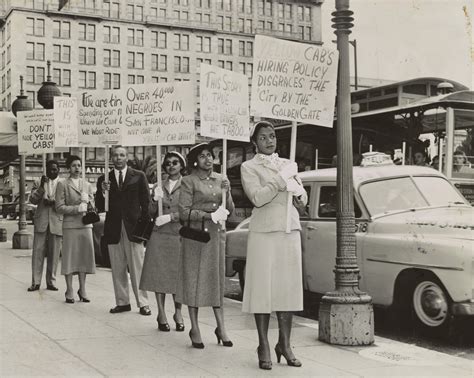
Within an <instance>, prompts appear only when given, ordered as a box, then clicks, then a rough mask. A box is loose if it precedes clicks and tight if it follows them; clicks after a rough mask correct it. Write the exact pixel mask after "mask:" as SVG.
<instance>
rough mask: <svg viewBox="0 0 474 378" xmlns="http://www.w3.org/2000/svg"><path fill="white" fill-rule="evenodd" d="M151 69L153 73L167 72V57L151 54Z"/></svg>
mask: <svg viewBox="0 0 474 378" xmlns="http://www.w3.org/2000/svg"><path fill="white" fill-rule="evenodd" d="M151 69H152V70H153V71H166V70H167V56H166V55H158V54H151Z"/></svg>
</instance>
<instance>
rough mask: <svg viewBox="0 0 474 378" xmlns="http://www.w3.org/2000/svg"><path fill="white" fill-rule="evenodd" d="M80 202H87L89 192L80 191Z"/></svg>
mask: <svg viewBox="0 0 474 378" xmlns="http://www.w3.org/2000/svg"><path fill="white" fill-rule="evenodd" d="M81 202H85V203H87V202H89V194H87V193H86V192H82V193H81Z"/></svg>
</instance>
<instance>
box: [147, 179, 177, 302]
mask: <svg viewBox="0 0 474 378" xmlns="http://www.w3.org/2000/svg"><path fill="white" fill-rule="evenodd" d="M180 187H181V178H179V180H178V182H176V184H175V185H174V187H173V189H172V190H171V191H170V182H169V180H166V181H164V182H163V195H164V196H163V215H166V214H170V215H171V222H170V223H167V224H165V225H163V226H161V227H158V226H154V228H153V233H152V234H151V237H150V240H149V241H148V243H147V246H146V252H145V259H144V261H143V270H142V276H141V280H140V289H141V290H146V291H154V292H156V293H167V294H176V287H177V282H178V268H179V263H180V236H179V229H180V228H181V224H180V223H179V213H178V201H179V192H180ZM150 214H151V215H152V216H155V215H157V214H158V202H155V201H152V202H150Z"/></svg>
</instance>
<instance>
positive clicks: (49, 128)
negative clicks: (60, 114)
mask: <svg viewBox="0 0 474 378" xmlns="http://www.w3.org/2000/svg"><path fill="white" fill-rule="evenodd" d="M50 152H51V153H52V152H54V114H53V110H43V109H41V110H32V111H27V112H18V153H19V154H24V155H30V154H42V153H50Z"/></svg>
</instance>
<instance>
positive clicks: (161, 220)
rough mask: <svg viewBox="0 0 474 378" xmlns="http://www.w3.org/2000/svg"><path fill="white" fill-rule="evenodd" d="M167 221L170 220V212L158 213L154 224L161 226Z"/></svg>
mask: <svg viewBox="0 0 474 378" xmlns="http://www.w3.org/2000/svg"><path fill="white" fill-rule="evenodd" d="M169 222H171V214H166V215H160V216H159V217H157V218H156V220H155V224H156V225H157V226H158V227H160V226H163V225H164V224H166V223H169Z"/></svg>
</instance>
